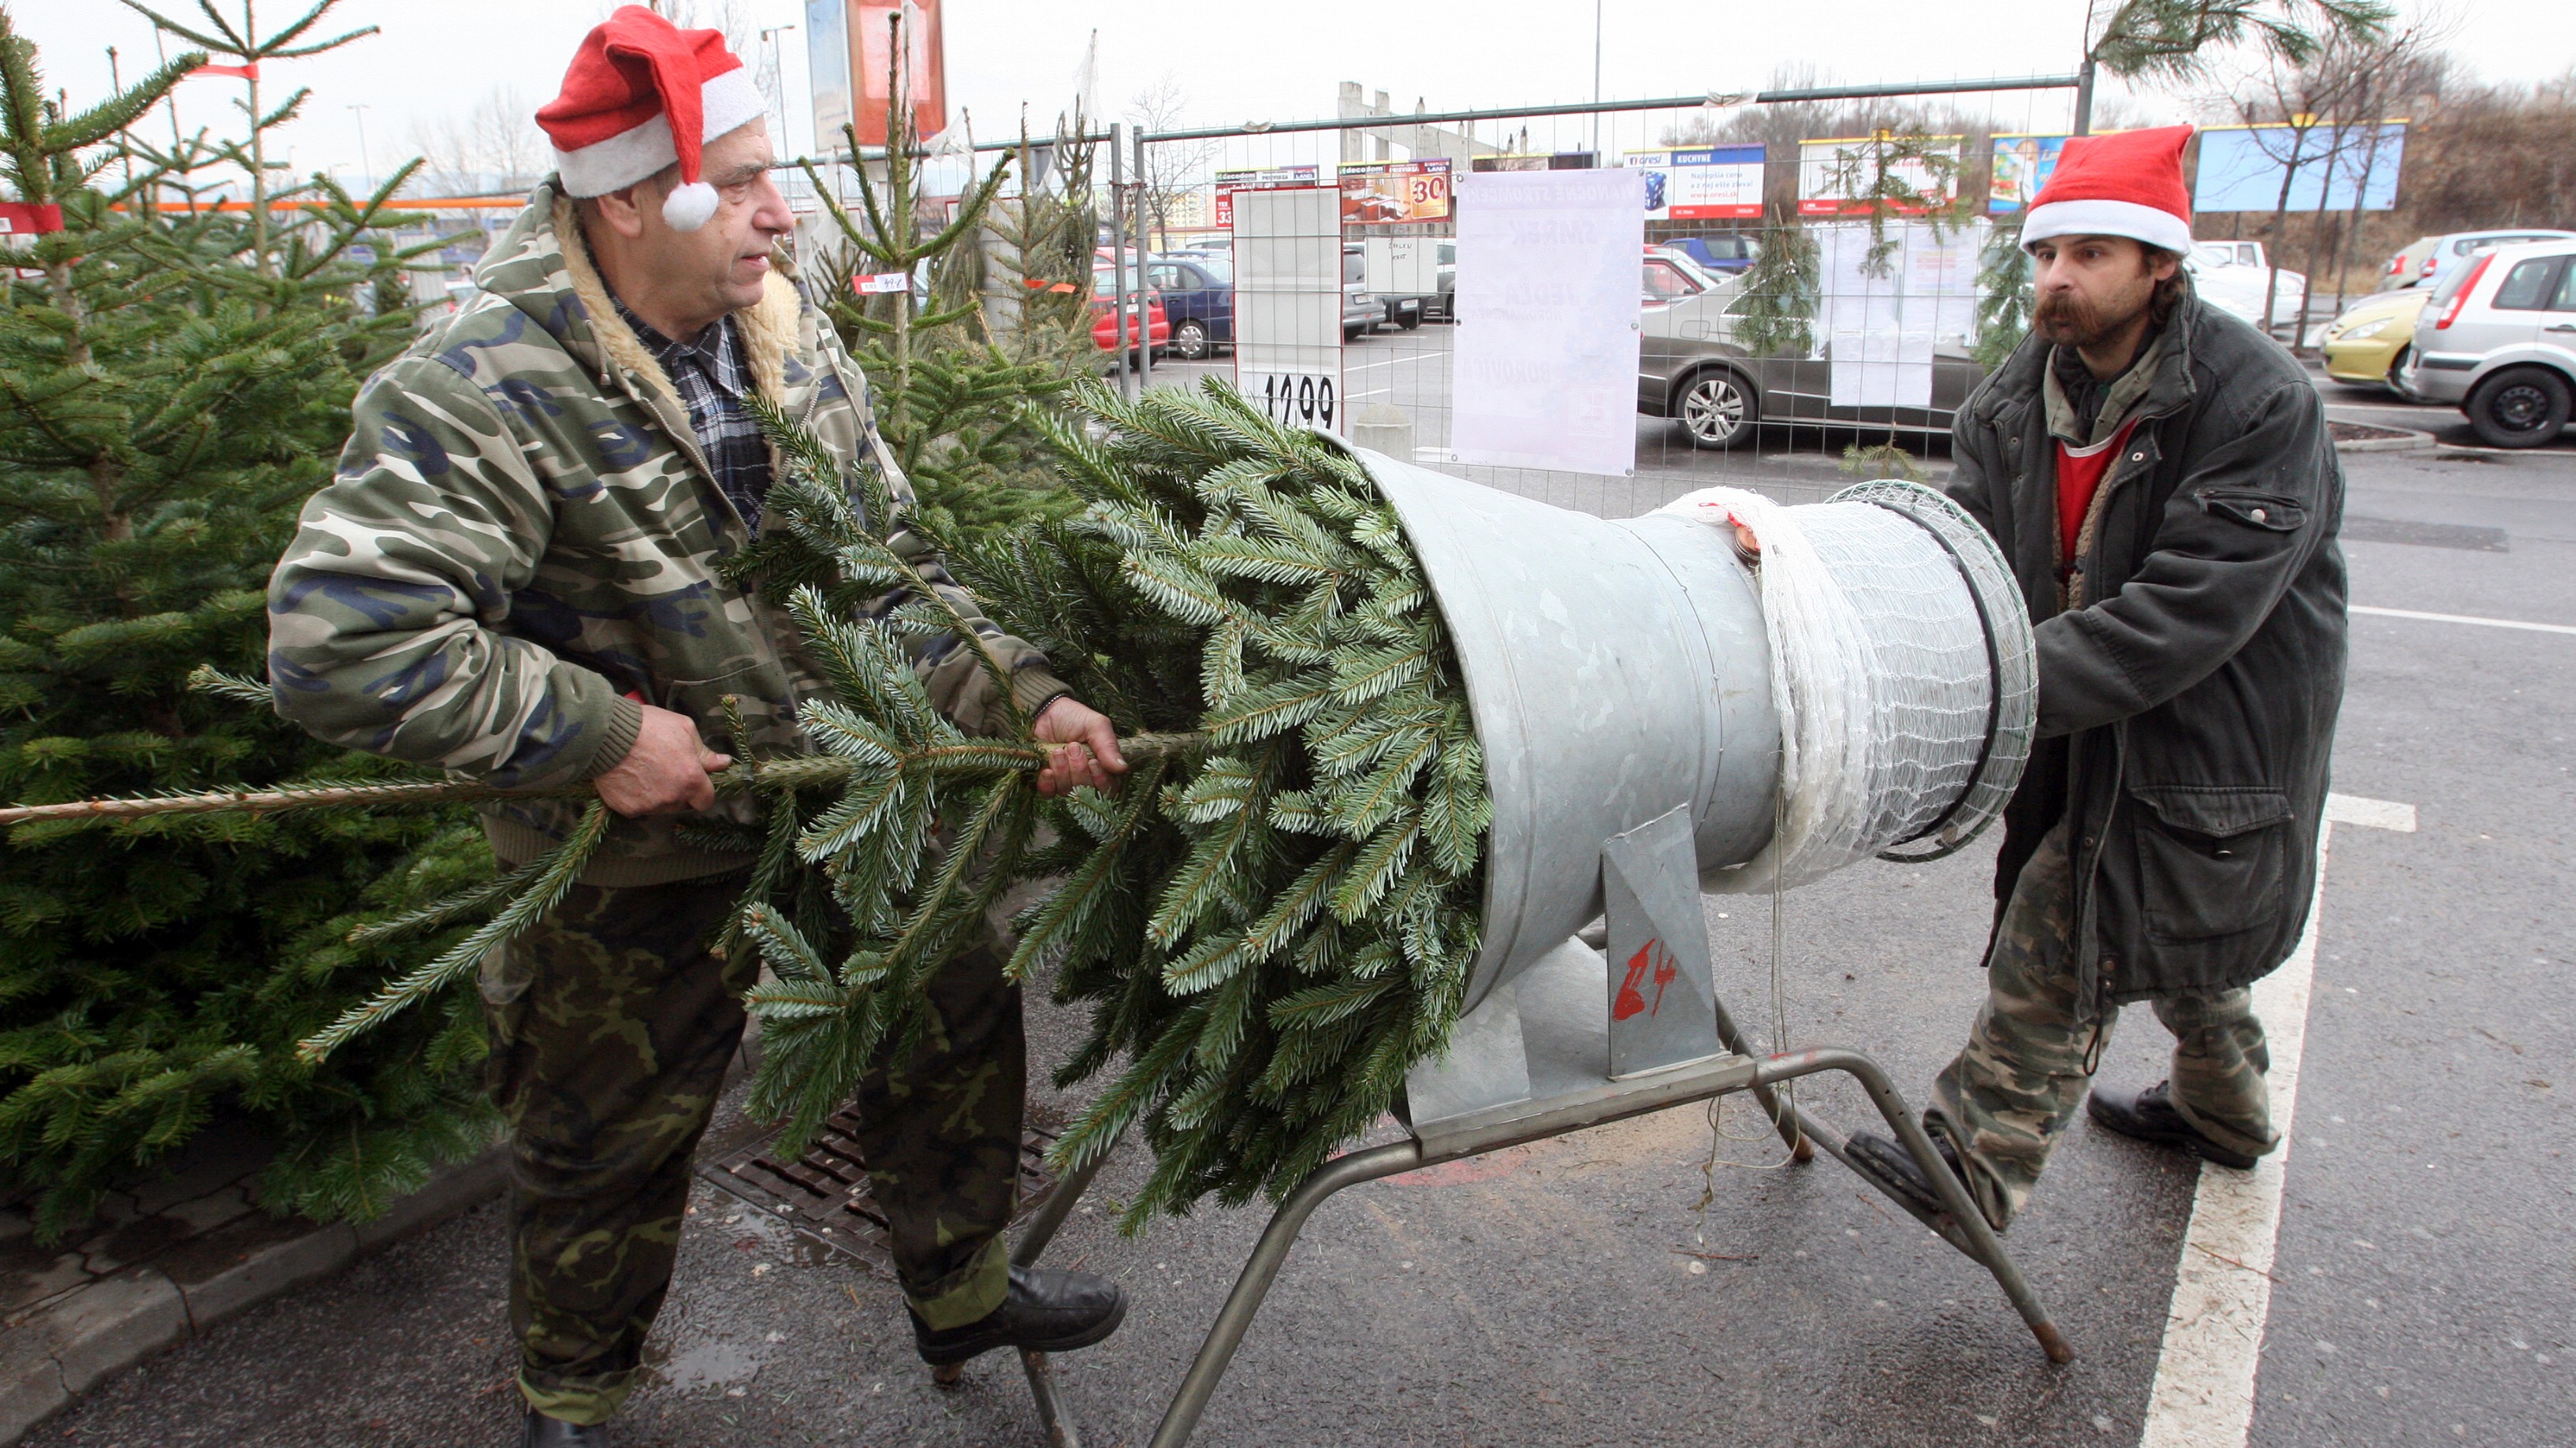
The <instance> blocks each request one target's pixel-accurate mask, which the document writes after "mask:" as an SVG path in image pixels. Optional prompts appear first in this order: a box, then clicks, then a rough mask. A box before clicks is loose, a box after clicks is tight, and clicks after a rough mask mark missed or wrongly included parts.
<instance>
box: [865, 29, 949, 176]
mask: <svg viewBox="0 0 2576 1448" xmlns="http://www.w3.org/2000/svg"><path fill="white" fill-rule="evenodd" d="M940 3H941V0H905V3H901V4H889V3H885V0H850V71H851V79H852V80H853V81H854V82H856V85H855V87H854V88H855V89H856V90H857V91H858V93H859V101H858V105H857V106H856V107H855V109H856V110H857V112H858V114H857V115H855V116H853V117H851V120H852V122H853V123H854V124H856V125H857V126H858V128H859V144H860V145H862V146H882V145H884V144H885V143H886V133H885V131H886V103H887V102H888V101H891V100H892V99H893V98H894V97H893V94H892V92H891V91H890V90H889V89H888V85H889V83H890V82H891V81H892V79H893V70H894V67H893V64H892V62H893V59H894V32H895V29H896V27H895V25H894V22H895V21H896V20H897V19H898V18H900V19H901V21H902V26H901V29H902V32H903V40H904V46H903V49H904V91H905V93H906V94H908V95H910V96H911V97H912V129H913V134H914V135H915V136H916V137H917V138H918V139H921V140H925V141H926V140H929V139H930V138H931V137H933V136H936V135H938V134H939V133H940V132H942V131H944V130H947V129H948V70H947V63H946V59H945V56H944V53H943V50H942V47H941V43H940V16H939V10H940Z"/></svg>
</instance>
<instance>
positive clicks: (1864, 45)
mask: <svg viewBox="0 0 2576 1448" xmlns="http://www.w3.org/2000/svg"><path fill="white" fill-rule="evenodd" d="M213 3H216V4H218V5H220V6H222V7H223V8H225V9H226V10H227V11H230V12H233V13H236V14H237V13H238V7H239V6H240V4H241V3H242V0H213ZM722 3H723V0H697V5H698V9H699V12H700V15H701V17H712V16H713V15H715V14H716V13H718V12H719V10H720V8H721V6H722ZM8 8H9V9H10V10H11V12H12V13H13V15H14V17H15V19H16V23H17V25H18V27H19V29H20V31H21V32H22V33H23V34H26V35H28V36H29V37H31V38H32V39H34V40H35V41H36V42H37V44H38V45H39V46H40V47H42V60H43V64H44V66H45V68H46V71H47V73H48V79H49V82H50V84H52V85H54V86H58V87H63V88H66V89H68V90H69V91H70V92H71V96H72V99H73V102H74V104H75V105H78V104H81V103H84V102H85V101H88V100H92V99H95V98H96V97H97V96H99V95H100V94H101V93H102V92H103V91H104V90H105V87H106V83H107V78H108V77H107V64H108V63H107V58H106V55H105V49H106V47H108V46H111V45H113V46H115V47H117V51H118V56H119V63H120V65H121V66H122V67H123V71H124V74H125V75H126V76H127V77H128V78H129V79H130V78H132V77H133V76H134V75H136V74H137V73H138V61H140V62H142V63H143V64H144V65H146V66H148V64H149V62H150V59H151V57H152V56H153V53H154V47H153V33H152V27H151V26H150V25H149V23H148V22H146V21H144V20H143V19H141V18H140V17H138V16H136V15H135V14H134V13H133V12H131V11H129V10H127V9H125V8H124V7H123V6H121V5H117V4H112V3H109V0H14V3H12V4H10V5H9V7H8ZM609 8H610V7H609V5H608V4H607V3H605V0H434V3H432V0H343V3H342V4H341V5H340V6H339V8H338V9H337V10H336V11H335V12H333V15H332V16H331V17H330V18H328V19H326V20H325V21H324V26H325V27H327V30H324V31H317V32H316V33H317V34H320V33H337V31H338V30H342V29H348V28H353V27H356V26H361V25H369V24H372V25H377V26H380V27H382V31H383V33H382V34H380V35H377V36H372V37H369V38H367V39H365V40H361V41H358V42H356V43H354V44H352V45H350V46H349V47H347V48H345V49H343V50H339V51H335V52H332V53H331V54H328V55H324V56H319V57H315V58H312V59H308V60H300V61H287V62H280V63H277V64H275V65H273V66H271V67H270V68H269V70H268V73H267V75H266V76H265V77H264V80H265V81H266V82H267V85H268V93H269V95H271V96H274V95H278V94H282V93H283V87H285V86H310V87H312V89H313V92H314V94H313V99H312V100H311V101H310V102H309V103H308V105H307V108H306V113H305V117H304V118H303V119H302V120H300V121H299V122H297V123H296V124H295V125H294V126H293V127H292V128H290V129H289V130H288V131H287V132H286V134H285V137H284V139H285V142H286V144H288V145H289V146H290V147H291V148H292V160H293V162H294V165H295V168H296V170H297V171H299V172H309V171H313V170H316V169H326V168H334V167H336V168H339V169H340V170H342V171H344V172H347V173H355V172H357V171H358V170H359V162H360V151H359V120H360V117H361V115H362V114H363V120H364V126H365V135H366V143H367V148H368V153H369V155H370V156H371V158H372V160H373V161H374V163H375V164H376V166H377V167H379V168H390V166H391V164H392V163H393V162H394V161H396V160H398V159H401V158H403V157H407V156H409V155H411V154H412V151H413V148H412V146H411V144H410V133H411V130H412V127H413V125H414V123H415V122H416V121H420V120H423V119H433V120H434V119H435V118H438V117H440V116H443V115H448V114H454V113H459V112H462V111H463V110H465V109H466V108H468V107H470V106H471V105H472V104H473V103H474V102H475V101H476V100H477V99H478V98H479V97H481V96H483V95H484V94H486V93H488V92H489V91H490V90H491V88H492V87H493V86H495V85H498V84H514V85H516V86H517V87H518V88H519V90H520V92H521V94H522V95H524V96H525V97H527V98H528V103H529V104H530V105H531V106H534V105H536V104H538V103H541V102H542V101H543V100H545V99H547V98H549V97H551V96H552V95H553V94H554V92H555V90H556V89H557V87H558V86H559V84H560V83H561V80H562V76H563V67H564V64H565V62H566V61H567V60H568V59H570V57H571V55H572V52H573V49H574V47H575V46H576V45H577V44H578V43H579V41H580V39H581V36H582V34H583V32H584V31H585V30H587V29H588V28H589V26H591V25H592V24H593V23H595V22H596V21H597V20H598V19H599V18H600V17H601V16H602V15H603V14H605V13H606V11H607V10H608V9H609ZM734 8H735V11H736V13H737V14H738V15H739V16H741V17H742V18H743V20H744V21H745V22H747V25H748V26H750V27H755V28H756V27H758V26H761V25H801V23H802V21H803V19H804V13H803V12H804V0H735V5H734ZM259 10H260V15H261V17H262V19H263V20H265V21H267V22H268V23H270V24H276V23H278V22H280V21H282V20H285V19H290V18H292V17H293V16H295V15H297V14H300V13H301V9H300V8H299V7H298V6H296V5H292V4H290V3H286V0H264V3H261V4H260V7H259ZM1600 10H1601V41H1602V78H1601V84H1602V89H1603V91H1604V93H1605V94H1606V95H1608V96H1609V97H1611V98H1622V97H1628V98H1647V97H1662V96H1680V95H1695V94H1702V93H1705V92H1708V91H1712V90H1715V91H1735V90H1752V89H1758V88H1759V87H1760V86H1761V84H1762V82H1763V81H1764V79H1765V78H1766V77H1768V76H1769V75H1770V74H1772V72H1773V71H1774V70H1775V69H1776V68H1777V67H1780V66H1782V65H1801V64H1803V65H1813V66H1815V67H1817V68H1818V70H1819V71H1820V72H1821V73H1822V75H1823V77H1824V78H1825V79H1826V80H1828V81H1831V82H1843V83H1863V82H1893V81H1906V80H1953V79H1962V78H1972V77H1975V78H1982V77H1989V76H2015V75H2033V74H2044V73H2051V72H2064V71H2067V70H2071V69H2072V68H2073V63H2074V61H2075V60H2076V58H2077V55H2078V51H2079V48H2080V38H2079V31H2080V30H2081V28H2082V24H2083V17H2084V6H2083V3H2082V0H1973V3H1971V0H1948V3H1939V4H1927V3H1922V0H1792V3H1748V4H1727V5H1715V4H1707V3H1679V0H1652V3H1650V0H1600ZM171 13H173V14H178V13H180V12H179V10H178V9H177V7H175V6H174V7H173V9H172V11H171ZM2454 13H2455V15H2456V16H2457V18H2456V19H2455V20H2454V22H2453V28H2454V38H2453V40H2452V41H2451V44H2450V47H2449V48H2450V49H2451V50H2452V52H2453V53H2454V54H2456V55H2457V56H2459V57H2460V58H2461V59H2462V60H2464V61H2466V62H2467V63H2469V64H2470V65H2471V66H2473V67H2474V68H2476V69H2477V70H2478V71H2479V72H2480V73H2481V74H2483V75H2485V76H2488V77H2491V78H2497V79H2511V80H2526V81H2527V80H2535V79H2541V78H2545V77H2549V76H2554V75H2557V74H2560V73H2562V72H2565V71H2566V70H2567V69H2568V68H2569V67H2570V66H2571V65H2576V26H2571V25H2570V24H2569V23H2568V21H2567V15H2568V3H2567V0H2474V3H2463V4H2460V5H2458V6H2457V7H2456V9H2455V11H2454ZM185 14H186V15H188V16H190V17H193V16H194V15H195V10H194V7H193V3H192V4H190V5H189V7H188V9H187V10H186V11H185ZM334 22H338V23H337V24H336V25H335V24H334ZM700 23H710V22H709V20H707V19H705V18H702V19H701V22H700ZM1095 29H1096V30H1097V31H1098V34H1099V57H1100V58H1099V71H1098V87H1099V89H1098V98H1099V100H1100V102H1101V104H1102V106H1103V108H1104V109H1106V110H1108V111H1110V112H1112V113H1113V117H1112V118H1115V113H1118V112H1123V111H1124V110H1125V109H1126V108H1127V106H1128V104H1129V102H1130V100H1131V99H1132V98H1133V97H1134V96H1135V94H1136V93H1137V92H1138V91H1139V90H1142V89H1144V88H1147V87H1149V86H1153V85H1155V84H1157V83H1158V82H1160V81H1161V80H1162V79H1163V78H1164V77H1166V76H1169V77H1171V78H1172V80H1173V81H1174V83H1175V84H1176V85H1177V87H1178V89H1179V90H1180V92H1181V93H1182V94H1183V95H1184V96H1185V97H1186V104H1185V115H1186V118H1187V119H1188V120H1189V121H1191V122H1193V123H1199V124H1227V123H1234V122H1239V121H1245V120H1252V119H1273V120H1276V119H1289V118H1299V117H1313V116H1325V115H1330V114H1332V112H1333V108H1334V95H1335V86H1336V83H1337V82H1340V81H1344V80H1352V81H1358V82H1360V83H1362V84H1363V85H1365V86H1367V87H1368V88H1370V89H1371V90H1381V89H1382V90H1385V91H1387V92H1389V93H1390V97H1391V99H1393V100H1394V101H1395V102H1396V103H1397V104H1398V105H1399V106H1402V107H1404V108H1406V109H1410V108H1411V106H1412V104H1413V102H1414V101H1415V100H1416V99H1417V98H1420V99H1423V100H1427V101H1428V102H1429V104H1430V106H1431V108H1432V109H1434V110H1442V109H1462V108H1468V107H1482V106H1505V105H1528V104H1535V103H1541V102H1549V101H1565V100H1581V99H1589V98H1590V96H1591V95H1592V91H1593V41H1594V7H1593V6H1590V5H1583V4H1580V3H1575V4H1559V5H1539V4H1530V3H1526V0H1521V3H1513V0H1503V3H1494V0H1484V3H1473V4H1471V3H1465V0H1406V3H1390V0H1307V3H1289V4H1270V5H1261V6H1250V5H1241V4H1233V3H1200V4H1175V3H1162V4H1153V5H1147V4H1141V3H1132V0H1117V3H1099V4H1092V5H1068V4H1064V3H1061V0H1054V3H1038V0H955V3H954V8H953V9H952V10H951V11H950V13H949V15H948V19H947V64H948V79H949V87H950V94H951V97H952V107H962V108H963V109H965V110H967V111H971V112H972V114H973V118H974V123H975V130H976V133H977V135H978V136H979V137H982V138H986V139H993V138H998V137H1001V136H1004V135H1007V134H1009V133H1010V132H1011V131H1012V130H1014V129H1016V127H1017V125H1018V120H1019V115H1020V110H1021V107H1022V105H1023V103H1025V104H1026V105H1027V106H1028V108H1029V111H1030V114H1031V118H1032V122H1033V124H1034V126H1035V127H1036V128H1038V129H1041V130H1043V129H1047V128H1050V127H1051V126H1052V123H1053V118H1054V116H1055V114H1056V112H1057V111H1058V110H1060V109H1062V108H1063V107H1064V106H1065V105H1066V103H1067V101H1068V100H1069V98H1070V96H1071V94H1072V90H1073V85H1074V76H1075V73H1076V71H1077V69H1078V68H1079V66H1080V63H1081V60H1082V55H1083V51H1084V47H1085V45H1086V43H1087V41H1088V39H1089V37H1090V35H1091V33H1092V31H1094V30H1095ZM780 41H781V44H782V50H781V62H782V64H781V69H782V72H783V78H784V88H785V90H786V96H785V103H786V106H787V113H788V116H789V118H790V119H789V121H788V136H787V140H788V141H789V142H790V143H791V145H793V146H795V147H799V148H802V147H806V146H810V145H811V143H812V135H811V132H812V126H811V122H810V118H809V115H808V112H807V98H806V91H807V86H806V58H805V47H804V34H803V31H802V30H801V29H798V30H790V31H787V32H785V33H784V34H783V35H782V36H781V37H780ZM745 58H746V60H749V61H751V62H752V63H753V65H754V66H755V67H757V65H758V63H759V61H758V57H757V56H756V55H746V57H745ZM280 83H283V85H282V86H281V85H280ZM240 92H241V86H240V83H239V82H235V81H228V80H195V81H191V82H189V83H188V84H187V85H185V86H183V87H182V98H181V102H180V118H181V121H182V123H183V124H184V125H186V126H188V127H189V128H191V129H193V128H194V127H195V126H197V125H200V124H203V125H208V126H217V127H221V126H223V125H224V124H225V123H226V121H227V120H228V119H230V118H231V111H230V104H231V102H232V100H233V99H234V98H235V97H237V96H238V95H239V94H240ZM2113 99H2114V100H2117V99H2119V98H2118V97H2117V96H2116V94H2114V95H2113ZM359 104H363V105H365V106H366V107H367V109H366V110H365V111H364V112H363V113H361V112H358V111H355V110H352V109H351V107H352V106H354V105H359ZM2131 104H2132V105H2134V106H2135V108H2136V109H2137V111H2138V112H2139V113H2142V114H2144V115H2146V116H2149V117H2154V118H2167V117H2171V118H2180V117H2181V116H2182V115H2183V114H2184V113H2185V112H2184V103H2183V101H2182V99H2181V98H2178V97H2173V96H2164V95H2148V96H2142V97H2138V98H2136V99H2135V100H2134V101H2133V102H2131ZM2068 107H2069V98H2068V96H2067V94H2066V93H2062V92H2060V93H2042V94H2038V95H2034V96H2031V97H2028V98H2016V99H2014V100H2013V101H2011V102H2010V103H2009V107H2008V108H2006V107H1999V108H1998V109H1997V111H1996V115H1997V117H1998V119H1999V120H2002V121H2006V122H2012V123H2015V125H2016V127H2017V126H2018V125H2020V124H2026V125H2028V126H2029V127H2031V128H2035V129H2043V130H2045V129H2050V128H2062V127H2063V126H2064V124H2065V120H2066V115H2067V111H2068ZM952 114H953V110H952ZM233 124H234V125H238V121H237V120H234V121H233ZM1542 139H1545V138H1542ZM1555 139H1556V140H1557V141H1558V142H1560V143H1561V144H1567V145H1571V144H1575V143H1576V142H1577V141H1579V139H1580V138H1579V137H1576V136H1574V135H1572V134H1571V133H1570V132H1566V133H1561V134H1560V135H1558V136H1557V137H1556V138H1555ZM1651 139H1652V138H1650V137H1647V136H1644V135H1642V134H1625V133H1623V134H1620V135H1618V136H1616V137H1615V138H1614V139H1613V141H1612V144H1613V145H1618V144H1640V143H1644V142H1647V141H1649V140H1651ZM1542 148H1543V147H1542ZM1248 159H1250V160H1254V161H1258V160H1261V159H1263V158H1262V157H1258V156H1254V157H1249V158H1248Z"/></svg>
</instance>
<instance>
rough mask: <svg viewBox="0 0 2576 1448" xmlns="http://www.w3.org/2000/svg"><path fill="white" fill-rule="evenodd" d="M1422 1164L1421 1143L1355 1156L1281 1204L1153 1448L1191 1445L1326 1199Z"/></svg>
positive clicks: (1326, 1169)
mask: <svg viewBox="0 0 2576 1448" xmlns="http://www.w3.org/2000/svg"><path fill="white" fill-rule="evenodd" d="M1425 1164H1426V1163H1425V1161H1424V1159H1423V1155H1422V1143H1420V1142H1418V1141H1399V1142H1396V1143H1394V1144H1393V1145H1391V1146H1374V1147H1370V1148H1369V1149H1368V1150H1366V1151H1355V1152H1352V1153H1350V1154H1349V1155H1348V1156H1337V1157H1335V1158H1333V1159H1332V1160H1331V1161H1328V1162H1326V1163H1324V1164H1323V1165H1322V1166H1320V1167H1317V1168H1316V1169H1315V1174H1314V1175H1313V1176H1310V1177H1308V1178H1306V1180H1305V1181H1304V1182H1303V1183H1302V1184H1301V1185H1299V1186H1298V1188H1297V1190H1296V1191H1294V1192H1292V1193H1290V1194H1289V1197H1288V1200H1286V1201H1284V1202H1282V1203H1280V1204H1279V1210H1278V1211H1277V1212H1275V1213H1272V1214H1271V1218H1270V1225H1269V1226H1268V1227H1267V1228H1266V1229H1264V1230H1263V1231H1262V1233H1261V1242H1260V1244H1259V1245H1258V1246H1256V1247H1254V1248H1253V1249H1252V1258H1251V1260H1250V1261H1248V1262H1245V1263H1244V1264H1243V1275H1242V1276H1240V1277H1237V1278H1236V1279H1235V1281H1234V1291H1233V1292H1232V1293H1231V1294H1229V1295H1228V1296H1227V1298H1226V1299H1225V1308H1224V1310H1223V1311H1221V1312H1219V1313H1217V1315H1216V1325H1215V1326H1214V1327H1211V1328H1209V1329H1208V1335H1207V1341H1205V1342H1203V1343H1201V1344H1200V1345H1199V1355H1198V1358H1197V1359H1196V1360H1195V1361H1193V1362H1192V1363H1191V1364H1190V1371H1189V1376H1187V1377H1185V1378H1183V1379H1181V1390H1180V1392H1179V1393H1178V1394H1176V1395H1175V1396H1174V1397H1173V1398H1172V1406H1171V1407H1170V1408H1169V1409H1167V1410H1166V1411H1165V1412H1164V1414H1163V1422H1162V1425H1161V1426H1160V1427H1158V1428H1156V1429H1155V1430H1154V1439H1153V1443H1152V1445H1151V1448H1180V1445H1181V1444H1183V1443H1186V1442H1188V1441H1189V1437H1190V1434H1191V1433H1192V1432H1193V1431H1195V1430H1196V1429H1197V1427H1198V1425H1199V1415H1200V1414H1201V1413H1203V1412H1205V1411H1207V1404H1208V1399H1209V1397H1210V1396H1212V1395H1214V1393H1215V1392H1216V1384H1217V1379H1219V1378H1221V1377H1224V1376H1225V1369H1226V1365H1227V1364H1229V1363H1231V1362H1233V1361H1234V1350H1235V1349H1236V1348H1237V1347H1240V1346H1242V1344H1243V1334H1244V1332H1245V1331H1246V1330H1247V1329H1249V1328H1250V1327H1251V1326H1252V1317H1253V1314H1254V1313H1257V1312H1259V1311H1260V1310H1261V1300H1262V1299H1263V1298H1265V1297H1267V1296H1269V1295H1270V1284H1271V1283H1272V1282H1274V1281H1277V1280H1278V1277H1279V1269H1280V1268H1281V1267H1282V1266H1284V1265H1286V1263H1287V1261H1288V1249H1289V1248H1290V1247H1292V1246H1294V1245H1296V1241H1297V1234H1298V1233H1299V1232H1301V1231H1303V1230H1304V1229H1305V1226H1306V1219H1307V1218H1308V1217H1310V1216H1312V1215H1314V1212H1315V1208H1316V1207H1318V1206H1320V1205H1322V1204H1323V1200H1324V1198H1326V1197H1329V1196H1331V1195H1332V1194H1333V1193H1335V1192H1338V1191H1340V1190H1341V1189H1342V1188H1344V1187H1353V1186H1358V1185H1359V1184H1360V1183H1362V1182H1367V1181H1375V1180H1377V1179H1378V1178H1379V1177H1388V1176H1393V1175H1395V1174H1396V1173H1398V1172H1406V1171H1411V1170H1413V1169H1414V1168H1415V1167H1418V1166H1422V1165H1425Z"/></svg>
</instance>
